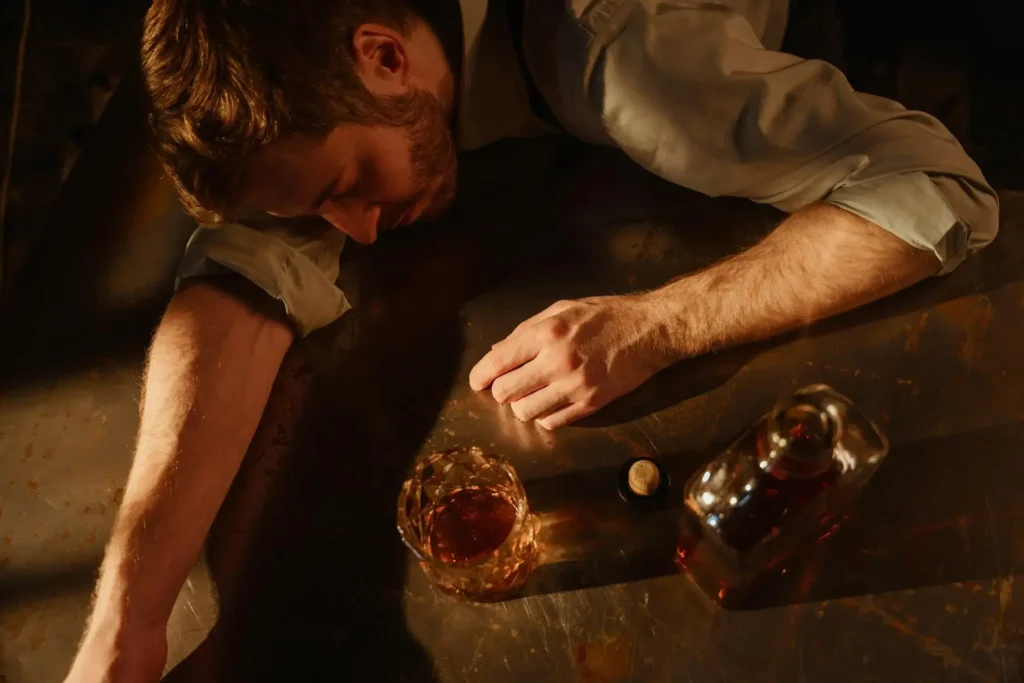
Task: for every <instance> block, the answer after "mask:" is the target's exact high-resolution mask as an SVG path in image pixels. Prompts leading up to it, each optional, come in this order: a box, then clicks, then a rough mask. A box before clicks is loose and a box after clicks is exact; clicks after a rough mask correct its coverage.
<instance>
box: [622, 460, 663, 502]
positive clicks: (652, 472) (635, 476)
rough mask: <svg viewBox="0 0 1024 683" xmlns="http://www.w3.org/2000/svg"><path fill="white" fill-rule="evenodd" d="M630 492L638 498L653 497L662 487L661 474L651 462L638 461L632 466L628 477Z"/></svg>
mask: <svg viewBox="0 0 1024 683" xmlns="http://www.w3.org/2000/svg"><path fill="white" fill-rule="evenodd" d="M626 481H627V483H628V484H629V490H630V491H632V492H633V493H635V494H636V495H638V496H644V497H647V496H653V495H654V494H655V493H656V492H657V491H658V486H660V485H661V472H659V471H658V466H657V465H655V464H654V463H653V462H651V461H650V460H637V461H636V462H634V463H633V464H632V466H630V468H629V475H628V477H627V480H626Z"/></svg>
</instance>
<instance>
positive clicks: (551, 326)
mask: <svg viewBox="0 0 1024 683" xmlns="http://www.w3.org/2000/svg"><path fill="white" fill-rule="evenodd" d="M569 332H570V326H569V323H568V322H566V321H565V320H563V319H562V318H552V319H551V322H550V323H548V329H547V336H548V340H549V341H560V340H562V339H565V338H566V337H568V336H569Z"/></svg>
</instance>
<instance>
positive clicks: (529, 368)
mask: <svg viewBox="0 0 1024 683" xmlns="http://www.w3.org/2000/svg"><path fill="white" fill-rule="evenodd" d="M548 375H549V373H547V372H545V371H544V368H542V367H541V364H540V363H539V362H538V361H537V360H536V359H534V360H531V361H530V362H528V363H526V364H525V365H521V366H519V367H518V368H516V369H515V370H512V371H510V372H506V373H505V374H504V375H501V376H500V377H498V378H497V379H495V380H494V381H493V382H492V383H491V394H493V395H494V400H495V401H497V402H498V403H509V402H512V401H518V400H519V399H521V398H522V397H524V396H526V395H528V394H532V393H533V392H535V391H537V390H538V389H543V388H544V387H546V386H547V384H548Z"/></svg>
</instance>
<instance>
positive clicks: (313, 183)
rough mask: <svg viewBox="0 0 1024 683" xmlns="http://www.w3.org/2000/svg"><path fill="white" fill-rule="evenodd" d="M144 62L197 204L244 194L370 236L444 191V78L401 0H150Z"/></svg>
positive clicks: (157, 117) (215, 207)
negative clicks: (317, 216) (152, 1)
mask: <svg viewBox="0 0 1024 683" xmlns="http://www.w3.org/2000/svg"><path fill="white" fill-rule="evenodd" d="M142 68H143V75H144V78H145V81H146V87H147V90H148V92H149V96H150V104H151V107H152V125H153V129H154V132H155V135H156V141H157V146H158V150H159V152H160V156H161V158H162V160H163V162H164V164H165V166H166V168H167V170H168V172H169V173H170V175H171V177H172V178H173V179H174V181H175V183H176V184H177V186H178V189H179V191H180V193H181V196H182V199H183V201H184V203H185V205H186V207H187V208H188V209H189V210H190V211H191V212H192V213H194V214H195V215H196V216H197V217H198V218H201V219H203V220H219V219H223V218H226V217H230V215H231V214H232V212H233V211H234V209H235V208H236V207H237V206H238V205H239V204H241V203H249V204H251V205H253V206H254V207H255V208H257V209H260V210H263V211H266V212H268V213H272V214H275V215H281V216H289V217H290V216H301V215H310V214H316V215H320V216H322V217H324V218H325V219H326V220H328V221H329V222H331V223H332V224H333V225H334V226H335V227H337V228H338V229H339V230H342V231H344V232H346V233H348V234H349V235H351V236H352V237H353V238H354V239H356V240H357V241H359V242H363V243H370V242H373V240H374V239H376V236H377V231H378V229H388V228H391V227H395V226H397V225H401V224H406V223H409V222H412V221H413V220H415V219H417V218H420V217H430V216H432V215H436V214H438V213H440V212H441V211H443V210H444V209H445V208H446V207H447V205H448V204H449V203H450V201H451V199H452V196H453V195H454V190H455V170H456V161H455V150H454V144H453V141H452V136H451V132H450V130H449V127H448V121H449V119H450V114H451V109H452V102H453V99H454V79H453V76H452V73H451V69H450V67H449V65H448V63H447V60H446V59H445V56H444V51H443V49H442V47H441V45H440V43H439V41H438V39H437V37H436V35H435V34H434V33H433V31H431V29H430V28H429V27H428V25H427V24H426V23H425V22H424V21H422V20H421V19H420V17H419V15H418V14H417V13H415V12H414V11H413V10H412V9H411V8H410V5H409V2H408V0H288V1H287V2H285V1H283V0H154V3H153V5H152V7H151V8H150V10H149V13H148V14H147V16H146V24H145V32H144V36H143V43H142Z"/></svg>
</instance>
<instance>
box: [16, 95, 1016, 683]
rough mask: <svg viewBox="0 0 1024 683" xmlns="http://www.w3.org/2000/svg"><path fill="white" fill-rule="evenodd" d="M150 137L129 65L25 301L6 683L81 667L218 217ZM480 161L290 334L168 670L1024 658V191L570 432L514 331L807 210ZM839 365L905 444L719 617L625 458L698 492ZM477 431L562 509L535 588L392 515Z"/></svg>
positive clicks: (563, 668)
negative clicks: (763, 335)
mask: <svg viewBox="0 0 1024 683" xmlns="http://www.w3.org/2000/svg"><path fill="white" fill-rule="evenodd" d="M140 137H141V124H140V119H139V117H138V115H137V110H136V105H135V99H134V97H133V95H132V91H131V88H130V86H124V87H122V89H121V90H120V91H119V92H118V93H117V94H116V95H115V98H114V100H113V101H112V103H111V105H110V107H109V108H108V111H107V113H106V114H105V115H104V119H103V121H101V123H100V128H99V129H98V131H97V133H96V134H95V135H94V136H93V142H92V147H91V148H90V149H88V150H87V152H86V154H85V155H84V156H83V157H82V160H81V161H80V162H79V165H78V166H77V167H76V169H75V172H74V173H73V174H72V177H71V178H70V179H69V181H68V184H67V186H66V188H65V192H64V195H63V196H62V198H61V200H60V202H59V204H58V206H57V207H56V208H55V211H54V215H53V219H52V226H51V229H50V231H49V232H48V233H47V235H46V237H45V239H44V240H43V242H42V243H41V244H40V246H39V249H38V250H37V252H36V256H35V261H34V262H33V263H32V264H31V267H28V268H26V269H25V272H26V275H25V277H24V278H22V280H21V281H20V282H19V283H17V285H18V286H17V287H16V288H15V289H14V290H13V291H12V292H11V294H10V297H9V302H8V306H7V308H6V309H5V310H4V311H3V316H4V328H3V329H4V334H3V337H4V340H3V344H4V349H3V356H2V358H3V361H2V367H0V373H2V374H0V381H2V386H3V391H2V394H0V681H4V683H38V682H41V681H55V680H59V679H60V677H61V676H62V675H63V673H64V672H65V671H66V668H67V666H68V665H69V662H70V659H71V657H72V656H73V653H74V649H75V645H76V643H77V640H78V638H79V635H80V633H81V629H82V625H83V620H84V618H85V616H86V613H87V608H88V602H89V595H90V590H91V586H92V583H93V580H94V575H95V571H96V568H97V565H98V562H99V560H100V557H101V554H102V549H103V544H104V542H105V539H106V538H107V536H108V534H109V530H110V526H111V523H112V520H113V515H114V512H115V509H116V506H117V504H118V502H119V500H120V498H121V496H122V495H123V486H124V481H125V476H126V473H127V470H128V467H129V464H130V460H131V454H132V443H133V439H134V433H135V430H136V427H137V416H136V412H137V402H138V395H139V387H140V377H141V371H142V364H143V359H144V352H145V347H146V344H147V342H148V339H149V335H150V334H151V331H152V329H153V327H154V325H155V324H156V321H157V319H158V315H159V312H160V310H161V308H162V306H163V305H164V304H165V303H166V300H167V298H168V296H169V293H170V287H171V283H172V282H173V271H174V267H175V262H176V259H177V255H178V254H179V253H180V250H181V248H182V246H183V243H184V241H185V240H186V239H187V237H188V233H189V230H190V226H189V224H188V221H187V220H186V219H185V218H184V217H183V216H182V215H181V212H180V210H179V209H178V208H177V206H176V204H175V202H174V201H173V198H172V196H171V194H170V192H169V190H168V188H167V187H166V186H165V185H162V184H161V183H159V182H155V181H154V180H153V178H155V177H156V176H157V175H158V172H157V168H156V165H155V164H154V162H153V160H152V159H151V158H150V157H149V156H148V155H146V154H144V153H142V152H140V147H139V140H140ZM463 176H464V178H463V184H462V199H461V200H460V203H459V205H458V206H457V207H456V208H455V210H454V211H453V214H452V216H451V217H450V218H449V219H448V220H446V221H444V222H443V223H441V224H438V225H435V226H427V227H423V228H420V229H417V230H408V231H405V234H396V235H393V236H388V237H386V238H385V239H383V240H382V241H381V243H380V244H379V245H377V246H375V247H374V248H373V249H361V248H351V249H348V250H347V252H346V254H345V255H344V257H343V260H344V268H343V275H342V280H343V284H344V286H345V288H346V291H347V292H348V293H349V296H350V298H351V299H352V300H353V301H354V303H355V305H356V306H355V309H354V310H353V311H352V312H351V313H350V314H348V315H346V316H345V317H344V318H343V319H342V320H341V321H339V322H338V323H336V324H335V325H333V326H331V327H330V328H328V329H327V330H324V331H322V332H320V333H318V334H316V335H313V336H311V337H310V338H309V339H307V340H305V341H303V342H302V343H300V344H298V345H296V347H295V348H294V349H293V350H292V352H291V353H290V354H289V356H288V358H287V359H286V361H285V365H284V368H283V370H282V372H281V373H280V376H279V379H278V381H277V384H276V386H275V389H274V392H273V395H272V398H271V400H270V403H269V406H268V408H267V410H266V413H265V415H264V419H263V422H262V424H261V426H260V428H259V430H258V433H257V435H256V437H255V439H254V441H253V444H252V447H251V449H250V452H249V453H248V455H247V457H246V460H245V462H244V464H243V466H242V470H241V472H240V473H239V476H238V478H237V480H236V482H235V484H234V486H233V488H232V491H231V494H230V496H229V497H228V499H227V501H226V502H225V504H224V506H223V508H222V510H221V513H220V515H219V516H218V519H217V521H216V523H215V525H214V528H213V530H212V531H211V534H210V537H209V541H208V545H207V549H206V552H205V554H204V556H203V558H202V559H201V561H200V562H199V563H198V564H197V565H196V567H195V569H194V570H193V573H192V575H191V576H190V578H189V581H188V583H187V584H186V586H185V588H184V590H183V591H182V593H181V595H180V597H179V600H178V603H177V605H176V607H175V610H174V613H173V616H172V619H171V623H170V625H169V629H168V643H169V649H170V659H169V662H168V670H169V674H168V680H182V681H214V680H216V681H234V680H246V681H249V680H297V681H299V680H301V681H320V680H357V679H356V678H355V677H356V676H359V677H361V678H360V679H365V680H378V681H399V680H407V681H439V682H449V681H453V682H454V681H492V682H501V681H524V680H532V681H628V680H633V681H671V682H677V681H694V682H698V681H699V682H704V681H709V682H710V681H749V680H764V681H802V680H808V681H890V680H901V681H902V680H928V681H975V680H977V681H1000V682H1010V681H1021V680H1022V678H1024V668H1022V666H1024V600H1021V599H1019V598H1018V597H1016V596H1015V594H1016V593H1019V592H1020V590H1022V588H1021V579H1022V576H1024V575H1022V573H1021V572H1022V567H1024V497H1022V494H1021V490H1022V485H1024V459H1022V458H1021V452H1022V446H1024V381H1022V380H1024V354H1022V353H1021V351H1020V349H1021V342H1022V340H1024V315H1022V313H1024V283H1022V281H1021V279H1022V276H1021V274H1020V273H1021V270H1020V266H1019V264H1020V262H1021V259H1022V257H1024V235H1022V233H1021V231H1022V229H1024V196H1022V195H1021V194H1020V193H1019V192H1015V191H1012V190H1008V191H1005V192H1003V194H1002V200H1003V228H1002V233H1001V235H1000V237H999V239H998V241H997V243H996V244H995V245H994V246H993V247H992V248H991V249H989V250H988V251H986V252H985V253H984V254H982V255H981V256H980V257H978V258H976V259H974V260H973V261H971V262H969V263H967V264H965V265H964V266H962V267H961V268H960V269H959V270H958V271H957V272H955V273H954V274H953V275H952V276H950V277H947V278H944V279H941V280H934V281H930V282H928V283H925V284H923V285H921V286H918V287H916V288H913V289H911V290H909V291H907V292H904V293H902V294H900V295H898V296H896V297H893V298H892V299H890V300H887V301H885V302H882V303H880V304H877V305H873V306H870V307H867V308H865V309H862V310H860V311H857V312H854V313H852V314H849V315H846V316H843V317H841V318H838V319H836V320H833V321H829V322H827V323H825V324H820V325H817V326H814V327H812V328H809V329H807V330H804V331H802V332H801V333H799V334H794V335H790V336H787V337H785V338H782V339H777V340H773V341H771V342H767V343H764V344H759V345H755V346H749V347H744V348H739V349H735V350H732V351H726V352H721V353H717V354H712V355H709V356H705V357H702V358H697V359H693V360H691V361H688V362H686V363H683V364H682V365H680V366H678V367H676V368H673V369H671V370H670V371H667V372H665V373H663V374H662V375H660V376H658V377H656V378H655V379H654V380H652V381H651V382H650V383H649V384H648V385H646V386H644V387H643V388H641V390H639V391H638V392H636V393H635V394H633V395H631V396H629V397H627V398H626V399H624V400H622V401H620V402H618V403H617V404H615V405H613V406H612V407H611V408H610V409H608V410H606V411H604V412H602V413H601V414H599V415H597V416H595V417H594V418H592V419H591V420H590V421H588V422H587V423H586V424H584V425H581V426H575V427H572V428H568V429H565V430H561V431H558V432H555V433H551V434H548V433H545V432H543V431H539V430H538V429H536V428H534V427H533V426H531V425H525V424H521V423H519V422H518V421H516V420H515V419H514V418H513V417H512V416H511V415H510V414H509V413H508V412H507V411H505V410H502V409H499V408H498V407H497V406H496V405H495V404H494V403H493V402H492V401H491V400H490V399H489V397H488V396H487V395H486V394H484V395H477V394H474V393H473V392H472V391H471V390H470V389H469V388H468V386H467V376H468V372H469V369H470V368H471V367H472V365H473V363H474V362H475V361H476V360H477V359H478V358H479V357H480V356H481V355H482V354H483V353H484V352H485V351H486V350H487V349H488V348H489V345H490V344H491V343H493V342H495V341H497V340H499V339H501V338H503V336H504V335H505V334H507V333H508V332H509V331H510V330H511V329H512V328H513V327H515V325H516V324H518V323H519V322H520V321H521V320H522V319H524V318H526V317H527V316H529V315H531V314H533V313H535V312H536V311H538V310H540V309H541V308H543V307H544V306H546V305H548V304H550V303H552V302H553V301H556V300H558V299H564V298H573V297H581V296H589V295H596V294H606V293H611V292H619V293H621V292H626V291H632V290H636V289H640V288H645V287H652V286H655V285H658V284H660V283H662V282H664V281H666V280H667V279H669V278H671V277H673V276H676V275H679V274H681V273H685V272H687V271H690V270H692V269H694V268H699V267H701V266H705V265H707V264H710V263H712V262H713V261H715V260H716V259H718V258H721V257H722V256H724V255H726V254H729V253H732V252H735V251H736V250H738V249H740V248H742V247H744V246H746V245H749V244H751V243H753V242H755V241H756V240H757V239H758V238H759V237H761V236H762V235H764V234H765V233H766V232H767V231H768V230H770V229H771V227H772V226H773V225H774V224H776V223H777V221H778V220H779V218H780V216H779V215H778V214H776V213H775V212H773V211H771V210H770V209H766V208H764V207H758V206H755V205H753V204H750V203H746V202H742V201H734V200H724V199H723V200H713V199H708V198H704V197H700V196H697V195H695V194H693V193H691V192H687V191H684V190H681V189H679V188H675V187H672V186H670V185H668V184H666V183H663V182H661V181H659V180H657V179H655V178H652V177H650V176H648V175H646V174H645V173H644V172H643V171H641V170H639V169H638V168H636V167H635V166H633V165H632V164H631V163H630V162H629V161H628V160H626V159H624V158H623V157H621V156H620V155H618V154H616V153H613V152H611V151H608V150H593V149H585V148H581V147H579V146H576V145H574V144H571V143H568V142H566V141H563V140H558V139H547V140H539V141H531V142H525V141H520V142H515V143H508V144H503V145H499V146H497V147H495V148H493V149H490V150H485V151H484V152H482V153H479V154H477V155H476V156H474V157H471V158H468V159H467V160H466V161H465V162H464V164H463ZM837 276H840V274H837ZM813 382H826V383H829V384H831V385H832V386H834V387H835V388H836V389H838V390H840V391H842V392H843V393H845V394H847V395H848V396H850V397H851V398H852V399H854V400H855V401H856V402H857V403H858V405H859V406H861V407H862V409H863V410H864V411H865V412H867V413H868V414H870V415H872V416H873V417H874V418H875V419H876V420H877V421H878V422H879V423H880V424H881V425H882V426H883V427H884V429H885V430H886V432H887V433H888V435H889V437H890V439H891V442H892V450H891V454H890V456H889V458H888V459H887V460H886V462H885V463H884V465H883V467H882V468H881V469H880V470H879V472H878V474H877V475H876V476H875V478H874V479H873V481H872V482H871V484H870V486H869V487H868V488H867V489H866V490H865V492H864V493H863V495H862V496H861V498H860V499H859V500H858V502H857V504H856V507H855V508H854V509H853V510H852V513H851V515H850V518H849V519H848V520H847V522H846V523H845V525H844V526H842V527H841V528H840V529H839V530H838V531H837V532H836V533H834V534H832V535H831V536H829V537H828V538H825V539H823V540H822V541H820V542H818V543H815V544H813V546H812V547H809V548H807V549H805V551H804V552H802V553H800V554H799V556H797V557H795V558H794V559H793V560H792V561H791V562H789V563H788V564H787V565H786V566H785V567H784V568H783V570H780V571H779V572H778V573H777V574H775V575H772V576H769V577H765V579H764V580H763V581H762V582H761V583H760V584H759V587H758V589H757V590H756V591H755V593H754V594H753V595H752V598H751V601H750V603H749V604H748V605H747V606H746V607H745V608H744V609H737V610H729V611H724V610H719V609H716V608H714V607H713V606H711V605H710V604H709V603H708V601H707V600H706V599H705V598H704V596H702V595H701V594H700V593H699V592H697V591H696V590H695V589H693V588H692V587H691V585H690V584H689V582H688V581H687V580H686V579H685V577H683V576H681V575H679V574H677V573H675V572H673V571H672V570H671V568H670V567H666V566H665V565H664V563H659V562H658V561H657V558H658V557H661V556H664V554H665V551H666V549H667V547H668V546H667V545H666V544H668V543H669V542H670V541H671V528H672V526H671V525H672V523H671V517H672V515H673V514H674V512H673V510H672V509H669V510H668V511H667V512H664V513H663V514H662V515H661V516H651V517H650V518H646V519H638V518H636V517H635V516H630V515H629V514H628V512H624V511H623V507H622V506H621V505H619V506H618V507H616V505H617V503H616V501H615V498H614V483H615V476H616V474H617V471H618V467H619V466H620V465H621V464H622V463H623V462H624V461H625V460H626V459H628V458H629V457H632V456H634V455H639V454H644V455H650V456H652V457H656V458H661V459H662V460H663V462H664V463H665V464H666V467H667V468H668V470H669V471H670V472H671V473H672V475H673V481H674V486H678V484H680V483H681V480H682V479H685V477H686V475H687V474H688V473H690V472H692V471H694V470H695V469H696V468H697V467H698V466H699V465H700V464H701V463H702V462H704V461H705V460H706V459H708V458H709V457H710V456H711V455H712V454H713V453H714V452H715V451H716V449H718V448H720V447H721V446H722V445H723V444H725V443H727V442H728V441H729V440H730V439H731V437H732V436H733V435H735V434H736V433H737V432H738V431H739V430H741V429H742V428H743V427H745V426H746V425H748V424H749V423H750V422H751V421H753V420H754V419H755V418H756V417H758V416H759V415H760V414H761V413H762V412H763V411H764V410H766V409H767V408H768V407H769V406H770V405H771V404H772V403H773V401H775V400H776V399H777V398H779V397H780V396H783V395H785V394H787V393H789V392H791V391H792V390H794V389H796V388H798V387H800V386H803V385H805V384H809V383H813ZM466 444H477V445H481V446H484V447H486V448H488V449H490V450H493V451H495V452H499V453H503V454H506V455H508V456H509V458H511V460H512V462H513V463H514V464H515V466H516V467H517V469H518V471H519V472H520V474H521V476H522V478H523V479H524V480H525V481H526V486H527V490H528V492H529V495H530V499H531V502H532V504H533V507H534V508H535V510H536V512H537V513H538V515H539V517H540V518H541V521H542V524H543V526H544V532H543V534H542V538H543V540H544V542H545V566H544V567H542V568H541V570H539V572H538V576H539V578H538V579H537V580H536V581H534V582H532V583H531V585H530V587H529V589H528V590H527V594H526V595H525V596H524V597H521V598H518V599H515V600H509V601H506V602H502V603H498V604H490V605H477V604H471V603H466V602H460V601H457V600H454V599H452V598H450V597H447V596H444V595H442V594H439V593H438V592H436V591H435V590H434V589H433V588H432V587H431V586H430V585H429V583H428V582H427V581H426V579H425V577H424V576H423V574H422V572H421V570H420V569H419V568H418V567H417V566H416V565H415V564H414V563H413V562H411V560H410V557H409V556H408V553H407V552H406V551H405V550H404V548H403V546H402V545H401V544H400V542H399V540H398V536H397V534H396V533H395V529H394V523H395V500H396V496H397V493H398V488H399V486H400V483H401V481H402V480H403V478H404V477H405V475H406V472H407V470H408V467H409V464H410V462H411V461H412V460H413V459H414V458H415V457H416V456H417V455H418V454H421V453H424V452H427V451H430V450H432V449H438V448H443V447H447V446H455V445H466ZM209 455H210V457H217V454H216V453H210V454H209ZM567 529H568V530H569V531H566V530H567ZM560 533H561V534H563V536H561V537H560V536H559V534H560ZM566 534H568V535H566ZM570 537H571V539H572V543H569V542H566V543H563V544H561V545H560V542H559V541H558V539H559V538H570Z"/></svg>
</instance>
